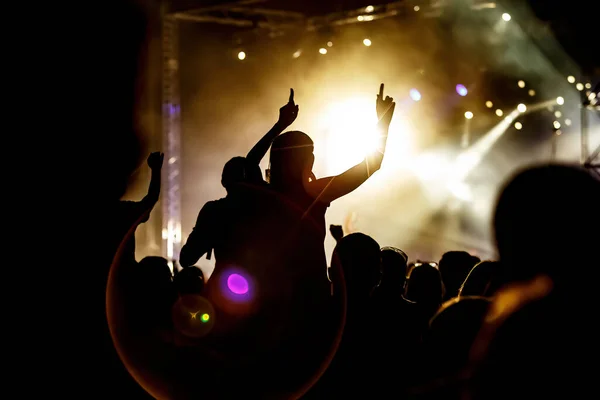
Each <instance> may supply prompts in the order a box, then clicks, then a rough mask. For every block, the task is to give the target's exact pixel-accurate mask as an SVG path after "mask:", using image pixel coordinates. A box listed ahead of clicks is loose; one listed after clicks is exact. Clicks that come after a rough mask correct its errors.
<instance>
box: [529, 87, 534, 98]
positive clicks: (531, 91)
mask: <svg viewBox="0 0 600 400" xmlns="http://www.w3.org/2000/svg"><path fill="white" fill-rule="evenodd" d="M529 95H530V96H531V97H533V96H535V90H533V89H529Z"/></svg>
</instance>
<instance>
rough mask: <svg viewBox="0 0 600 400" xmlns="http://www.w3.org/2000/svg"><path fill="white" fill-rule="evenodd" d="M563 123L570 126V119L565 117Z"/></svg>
mask: <svg viewBox="0 0 600 400" xmlns="http://www.w3.org/2000/svg"><path fill="white" fill-rule="evenodd" d="M565 125H566V126H571V120H570V119H569V118H567V119H565Z"/></svg>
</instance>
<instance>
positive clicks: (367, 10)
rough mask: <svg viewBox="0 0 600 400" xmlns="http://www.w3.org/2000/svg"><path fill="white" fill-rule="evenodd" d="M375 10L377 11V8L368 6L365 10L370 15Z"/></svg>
mask: <svg viewBox="0 0 600 400" xmlns="http://www.w3.org/2000/svg"><path fill="white" fill-rule="evenodd" d="M373 10H375V7H373V6H367V7H366V8H365V11H366V12H368V13H371V12H373Z"/></svg>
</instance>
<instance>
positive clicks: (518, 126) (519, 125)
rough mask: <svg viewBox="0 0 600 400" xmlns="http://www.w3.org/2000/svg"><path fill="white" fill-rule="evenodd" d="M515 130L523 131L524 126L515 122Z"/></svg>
mask: <svg viewBox="0 0 600 400" xmlns="http://www.w3.org/2000/svg"><path fill="white" fill-rule="evenodd" d="M515 129H516V130H518V131H520V130H521V129H523V124H522V123H520V122H515Z"/></svg>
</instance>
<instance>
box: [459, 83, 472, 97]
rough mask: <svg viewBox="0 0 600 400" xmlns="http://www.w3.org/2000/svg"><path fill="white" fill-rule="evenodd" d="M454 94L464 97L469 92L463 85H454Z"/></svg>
mask: <svg viewBox="0 0 600 400" xmlns="http://www.w3.org/2000/svg"><path fill="white" fill-rule="evenodd" d="M456 93H458V94H459V95H461V96H463V97H464V96H466V95H467V93H469V91H468V90H467V88H466V87H465V85H462V84H460V83H459V84H458V85H456Z"/></svg>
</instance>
